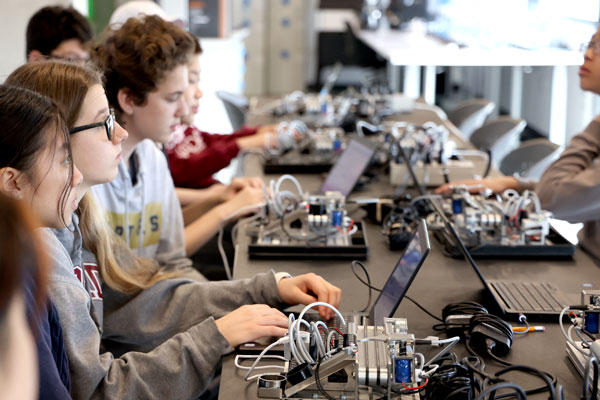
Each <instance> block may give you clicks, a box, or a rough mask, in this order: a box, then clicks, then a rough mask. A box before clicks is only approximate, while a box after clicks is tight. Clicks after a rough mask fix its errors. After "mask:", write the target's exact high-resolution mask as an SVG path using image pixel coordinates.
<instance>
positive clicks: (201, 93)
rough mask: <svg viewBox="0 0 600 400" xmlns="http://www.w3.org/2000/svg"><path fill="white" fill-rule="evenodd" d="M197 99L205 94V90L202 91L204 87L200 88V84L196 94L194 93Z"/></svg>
mask: <svg viewBox="0 0 600 400" xmlns="http://www.w3.org/2000/svg"><path fill="white" fill-rule="evenodd" d="M194 96H195V97H196V98H197V99H200V98H202V96H204V92H202V89H200V87H199V86H197V87H196V94H195V95H194Z"/></svg>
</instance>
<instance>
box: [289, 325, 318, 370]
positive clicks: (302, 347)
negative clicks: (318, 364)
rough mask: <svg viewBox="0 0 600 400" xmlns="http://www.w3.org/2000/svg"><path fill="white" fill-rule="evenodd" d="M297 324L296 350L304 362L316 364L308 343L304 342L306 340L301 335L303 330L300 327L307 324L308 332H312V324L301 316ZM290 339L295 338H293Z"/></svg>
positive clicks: (295, 329)
mask: <svg viewBox="0 0 600 400" xmlns="http://www.w3.org/2000/svg"><path fill="white" fill-rule="evenodd" d="M295 324H296V327H295V328H294V331H295V332H296V351H297V352H298V354H299V355H300V357H301V358H302V360H303V362H307V363H309V364H314V363H315V360H313V358H312V356H311V355H310V353H309V352H308V349H307V348H306V343H304V341H303V340H302V337H301V336H300V333H301V332H302V330H301V329H300V325H304V326H306V327H307V328H308V332H309V334H310V324H309V323H308V322H307V321H305V320H304V319H301V318H298V319H297V320H296V322H295ZM290 340H293V338H292V339H290Z"/></svg>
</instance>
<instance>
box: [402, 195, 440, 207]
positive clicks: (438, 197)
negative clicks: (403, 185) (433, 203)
mask: <svg viewBox="0 0 600 400" xmlns="http://www.w3.org/2000/svg"><path fill="white" fill-rule="evenodd" d="M441 198H443V196H441V195H439V194H424V195H421V196H417V197H415V198H414V199H412V200H411V201H410V204H411V205H413V204H415V203H416V202H417V201H419V200H428V199H441Z"/></svg>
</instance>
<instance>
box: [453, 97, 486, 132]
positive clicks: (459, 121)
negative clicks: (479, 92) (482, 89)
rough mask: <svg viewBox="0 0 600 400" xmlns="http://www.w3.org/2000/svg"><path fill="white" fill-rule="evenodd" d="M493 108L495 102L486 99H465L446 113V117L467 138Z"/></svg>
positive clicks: (481, 123)
mask: <svg viewBox="0 0 600 400" xmlns="http://www.w3.org/2000/svg"><path fill="white" fill-rule="evenodd" d="M494 108H496V104H494V102H492V101H490V100H487V99H470V100H465V101H463V102H461V103H460V104H459V105H458V107H456V108H455V109H454V110H452V111H450V112H449V113H448V119H449V120H450V122H452V123H453V124H454V126H456V127H457V128H458V130H459V131H460V132H461V133H462V134H463V137H464V138H465V139H467V140H468V139H469V138H470V137H471V135H472V134H473V132H474V131H475V130H476V129H477V128H479V127H481V126H482V125H483V123H484V122H485V119H486V118H487V117H488V116H489V115H490V114H491V113H492V111H494Z"/></svg>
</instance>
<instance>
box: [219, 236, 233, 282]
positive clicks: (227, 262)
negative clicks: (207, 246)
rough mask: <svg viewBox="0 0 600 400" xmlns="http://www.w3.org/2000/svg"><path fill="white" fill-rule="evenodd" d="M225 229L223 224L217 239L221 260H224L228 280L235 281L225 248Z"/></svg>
mask: <svg viewBox="0 0 600 400" xmlns="http://www.w3.org/2000/svg"><path fill="white" fill-rule="evenodd" d="M223 229H224V226H223V225H222V224H221V226H220V227H219V236H218V237H217V247H218V248H219V253H220V254H221V260H223V267H224V268H225V274H226V275H227V279H228V280H233V273H232V272H231V267H230V266H229V260H228V259H227V254H226V253H225V249H224V248H223Z"/></svg>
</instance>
